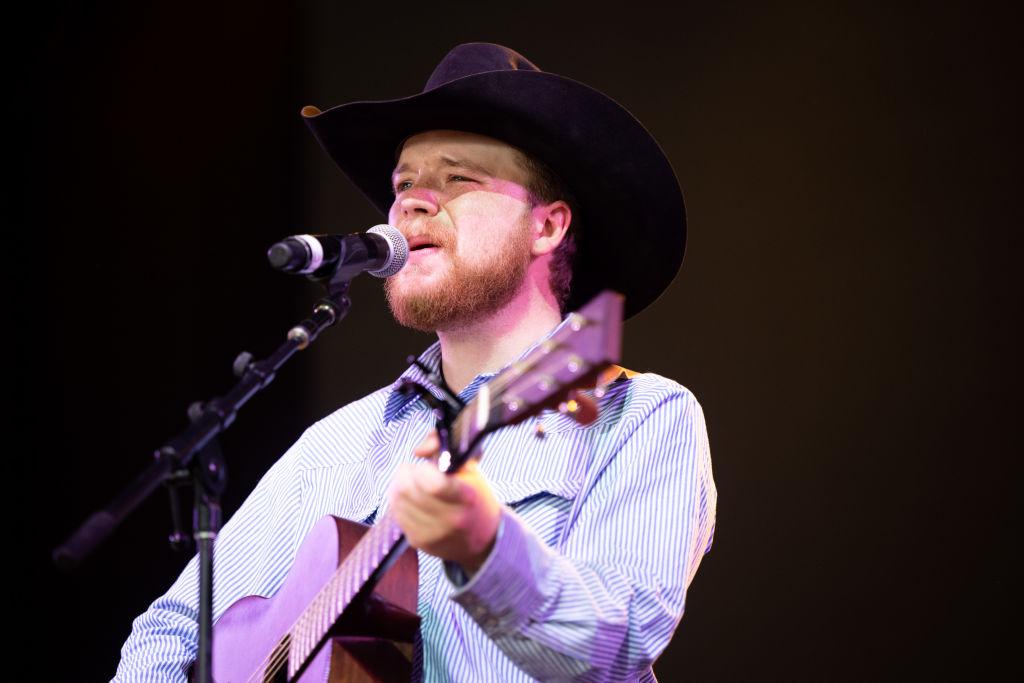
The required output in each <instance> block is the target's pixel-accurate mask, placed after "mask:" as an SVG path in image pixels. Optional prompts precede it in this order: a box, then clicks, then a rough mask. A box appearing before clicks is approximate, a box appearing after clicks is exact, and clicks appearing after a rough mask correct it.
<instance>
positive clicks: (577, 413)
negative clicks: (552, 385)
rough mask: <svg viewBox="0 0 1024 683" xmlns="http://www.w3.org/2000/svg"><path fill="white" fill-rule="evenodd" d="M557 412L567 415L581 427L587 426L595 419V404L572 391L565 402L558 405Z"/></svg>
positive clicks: (588, 398) (587, 397)
mask: <svg viewBox="0 0 1024 683" xmlns="http://www.w3.org/2000/svg"><path fill="white" fill-rule="evenodd" d="M558 412H560V413H562V414H563V415H568V416H569V417H571V418H572V419H574V420H576V422H578V423H580V424H581V425H588V424H590V423H592V422H593V421H594V420H596V419H597V403H596V402H595V401H594V399H592V398H590V397H589V396H584V395H583V394H581V393H580V392H578V391H576V390H575V389H574V390H572V391H570V392H569V396H568V398H567V399H566V400H565V401H563V402H562V403H559V404H558Z"/></svg>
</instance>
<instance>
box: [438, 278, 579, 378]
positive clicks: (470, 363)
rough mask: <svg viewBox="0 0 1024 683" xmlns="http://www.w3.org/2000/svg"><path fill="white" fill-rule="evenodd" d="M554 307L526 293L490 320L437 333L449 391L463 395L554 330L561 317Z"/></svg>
mask: <svg viewBox="0 0 1024 683" xmlns="http://www.w3.org/2000/svg"><path fill="white" fill-rule="evenodd" d="M551 304H552V301H551V300H550V299H546V298H544V297H536V296H530V295H528V294H526V293H524V295H521V296H519V297H516V299H514V300H513V301H512V302H510V303H509V304H508V305H507V306H505V307H504V308H502V309H501V310H500V311H498V312H497V313H495V314H494V315H492V316H490V317H488V318H485V319H483V320H480V321H477V322H475V323H473V324H471V325H468V326H465V327H460V328H456V329H449V330H444V331H438V333H437V337H438V339H440V341H441V369H442V372H443V373H444V379H445V383H446V384H447V385H448V388H449V389H451V390H452V391H454V392H455V393H456V394H457V393H460V392H461V391H462V390H463V389H465V388H466V387H467V386H468V385H469V383H470V382H472V381H473V378H474V377H476V376H477V375H479V374H481V373H484V372H495V371H497V370H500V369H501V368H503V367H505V366H506V365H508V364H509V363H511V362H512V361H513V360H515V359H516V358H517V357H518V356H519V355H520V354H521V353H522V352H523V351H525V350H526V349H527V348H529V347H530V345H531V344H533V343H534V342H535V341H537V340H538V339H540V338H541V337H543V336H544V335H545V334H547V333H548V332H550V331H551V330H552V329H554V328H555V327H556V326H557V325H558V323H559V322H561V320H562V317H561V314H560V313H559V311H558V308H557V307H554V306H552V305H551Z"/></svg>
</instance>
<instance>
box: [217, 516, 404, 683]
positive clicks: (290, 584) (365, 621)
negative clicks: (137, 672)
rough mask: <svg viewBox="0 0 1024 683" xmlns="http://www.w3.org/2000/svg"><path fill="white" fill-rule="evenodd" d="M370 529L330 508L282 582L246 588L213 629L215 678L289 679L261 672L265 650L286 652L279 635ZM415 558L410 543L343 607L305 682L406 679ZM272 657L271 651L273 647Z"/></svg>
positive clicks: (232, 681) (224, 682)
mask: <svg viewBox="0 0 1024 683" xmlns="http://www.w3.org/2000/svg"><path fill="white" fill-rule="evenodd" d="M367 529H369V527H367V526H366V525H363V524H359V523H358V522H351V521H349V520H345V519H340V518H338V517H332V516H327V517H324V518H322V519H320V521H318V522H317V523H316V524H315V525H314V526H313V528H312V529H311V530H310V532H309V534H307V536H306V538H305V540H304V541H303V542H302V545H301V546H300V547H299V550H298V552H297V553H296V557H295V564H294V566H293V567H292V569H291V571H290V572H289V573H288V578H287V579H286V580H285V582H284V584H283V585H282V586H281V588H280V589H279V590H278V591H277V593H276V594H275V595H274V596H273V597H271V598H263V597H260V596H249V597H246V598H242V599H241V600H239V601H237V602H236V603H234V604H233V605H231V607H229V608H228V610H227V611H226V612H225V613H224V614H223V615H222V616H221V618H220V619H219V620H218V621H217V623H216V624H215V626H214V630H213V680H214V681H215V682H216V683H245V682H246V681H255V682H258V683H262V682H263V681H286V680H287V678H286V676H285V673H284V672H286V671H287V666H283V667H280V668H281V673H278V674H276V675H270V674H268V673H265V668H266V661H267V659H268V653H275V652H277V653H278V655H279V657H278V659H280V658H281V656H282V653H283V655H286V654H287V652H288V648H287V644H286V643H285V644H284V646H283V647H282V638H284V636H285V634H287V633H288V631H289V629H290V628H292V627H293V626H294V625H295V623H296V621H297V620H298V618H299V616H300V615H301V614H302V613H303V612H304V611H305V610H306V609H307V607H308V606H309V605H310V603H311V602H312V601H313V599H314V598H315V597H316V595H317V593H318V592H319V591H320V589H321V587H322V586H323V585H324V584H326V583H327V582H328V580H329V579H330V578H331V577H332V576H333V575H334V573H335V572H336V570H337V569H338V566H339V565H340V564H341V563H342V561H343V560H344V559H345V557H346V556H347V555H348V553H349V552H350V551H351V549H352V548H353V547H354V546H355V544H356V543H357V542H358V541H359V539H360V538H361V537H362V536H363V534H365V533H366V530H367ZM418 573H419V564H418V561H417V557H416V552H415V550H412V549H408V550H406V551H405V552H404V553H402V555H401V556H400V557H399V558H398V560H397V561H396V562H395V564H394V566H393V567H392V568H391V569H390V570H389V571H388V572H387V573H386V574H385V575H384V577H383V578H382V579H381V581H380V583H379V584H377V586H376V588H375V589H374V590H373V592H372V593H370V594H369V595H368V596H366V597H363V598H360V599H359V600H357V601H356V602H355V603H353V604H352V605H351V606H349V607H348V609H346V611H345V612H344V614H343V615H342V617H341V619H340V620H338V622H337V623H336V624H335V626H334V627H333V628H332V629H331V631H330V634H329V638H328V640H327V642H326V643H325V645H324V646H323V647H321V648H320V650H319V652H317V653H316V654H315V655H314V657H313V659H312V661H311V662H310V664H309V667H308V668H307V669H306V670H305V671H304V672H303V673H302V675H301V676H299V678H298V679H297V680H299V681H302V682H303V683H306V682H309V681H316V682H317V683H321V682H323V681H328V682H329V683H340V682H341V681H345V682H346V683H350V682H354V681H387V682H391V681H402V682H403V683H404V682H406V681H409V679H410V677H411V673H412V661H411V660H412V644H411V643H412V642H413V638H414V637H415V634H416V632H417V630H418V629H419V617H418V616H417V615H416V601H417V593H418V591H417V588H418ZM271 657H273V655H271Z"/></svg>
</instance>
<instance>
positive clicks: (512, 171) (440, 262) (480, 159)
mask: <svg viewBox="0 0 1024 683" xmlns="http://www.w3.org/2000/svg"><path fill="white" fill-rule="evenodd" d="M518 154H519V152H518V151H517V150H516V149H514V148H513V147H510V146H509V145H507V144H505V143H503V142H500V141H498V140H495V139H493V138H488V137H485V136H482V135H476V134H473V133H463V132H457V131H429V132H425V133H420V134H419V135H414V136H412V137H410V138H409V139H408V140H406V142H405V145H404V146H403V147H402V152H401V155H400V156H399V159H398V163H397V165H396V166H395V172H394V174H393V175H392V187H393V188H394V190H395V202H394V204H392V206H391V211H390V213H389V214H388V221H389V222H390V223H391V225H394V226H395V227H397V228H398V229H399V230H401V231H402V234H404V235H405V237H406V239H408V240H409V248H410V252H409V261H408V262H407V264H406V266H405V267H404V268H403V269H402V270H401V271H399V272H398V274H396V275H394V276H392V277H390V278H388V279H387V281H386V282H385V292H386V294H387V298H388V304H389V305H390V306H391V311H392V313H393V314H394V316H395V319H396V320H397V321H398V322H399V323H401V324H402V325H405V326H407V327H412V328H415V329H419V330H424V331H436V330H442V331H443V330H446V329H454V328H458V327H462V326H465V325H467V324H471V323H473V322H475V321H478V320H480V319H483V318H485V317H487V316H488V315H490V314H492V313H494V312H495V311H497V310H499V309H501V308H502V307H504V306H505V305H506V304H507V303H508V302H509V301H511V300H512V298H513V297H514V296H515V295H516V293H517V292H518V291H519V290H520V288H521V286H522V283H523V280H524V277H525V274H526V270H527V268H528V266H529V265H530V260H531V250H530V246H531V243H532V236H531V221H530V217H531V202H530V197H529V192H528V191H527V190H526V188H525V187H524V185H525V184H526V181H527V178H526V171H525V170H523V169H522V168H521V166H520V164H519V161H518Z"/></svg>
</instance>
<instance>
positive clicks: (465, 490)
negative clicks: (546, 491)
mask: <svg viewBox="0 0 1024 683" xmlns="http://www.w3.org/2000/svg"><path fill="white" fill-rule="evenodd" d="M439 448H440V441H439V440H438V437H437V432H431V433H430V434H429V435H428V436H427V438H426V439H424V440H423V443H421V444H420V445H419V446H417V447H416V450H415V454H416V455H417V456H419V457H421V458H430V457H434V456H436V455H437V454H438V450H439ZM388 499H389V505H390V507H391V513H392V514H393V515H394V517H395V521H397V522H398V525H399V526H400V527H401V528H402V531H403V532H405V537H406V538H407V539H408V541H409V545H411V546H412V547H414V548H419V549H421V550H423V551H425V552H427V553H430V554H431V555H435V556H437V557H440V558H441V559H443V560H451V561H453V562H458V563H459V565H461V566H462V569H463V571H465V572H466V574H468V575H470V576H472V575H473V574H475V573H476V571H477V570H478V569H480V566H481V565H482V564H483V563H484V560H486V559H487V556H488V554H490V552H491V548H492V547H494V539H495V536H496V535H497V533H498V523H499V521H500V519H501V505H500V504H499V503H498V500H497V498H495V497H494V493H493V492H492V491H491V487H490V486H488V485H487V481H486V480H485V479H484V477H483V475H482V474H481V473H480V468H479V466H478V464H477V462H476V460H470V461H469V462H467V463H466V464H465V465H464V466H463V467H462V469H461V470H459V471H458V472H457V473H455V474H453V475H447V474H444V473H442V472H440V471H439V470H438V469H437V468H436V467H432V466H430V465H413V464H404V465H400V466H399V467H398V469H397V471H396V472H395V476H394V479H393V480H392V482H391V490H390V491H389V493H388Z"/></svg>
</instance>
